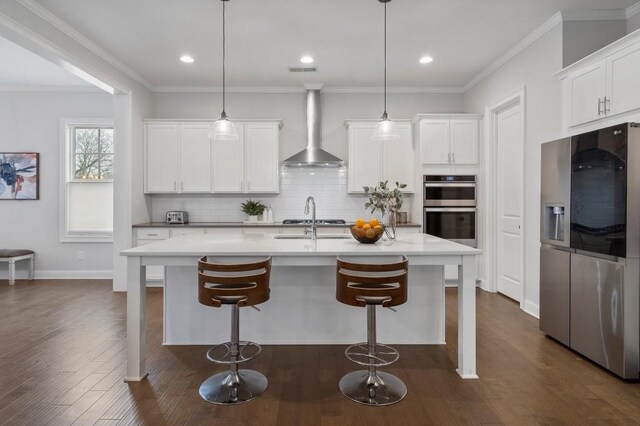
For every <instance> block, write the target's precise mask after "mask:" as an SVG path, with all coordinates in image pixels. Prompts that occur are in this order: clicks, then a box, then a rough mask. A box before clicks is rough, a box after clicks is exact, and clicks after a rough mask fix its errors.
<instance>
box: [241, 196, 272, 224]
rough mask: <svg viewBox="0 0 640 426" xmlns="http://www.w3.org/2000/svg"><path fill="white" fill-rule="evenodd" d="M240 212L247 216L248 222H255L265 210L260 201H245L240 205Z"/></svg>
mask: <svg viewBox="0 0 640 426" xmlns="http://www.w3.org/2000/svg"><path fill="white" fill-rule="evenodd" d="M240 207H241V210H242V212H243V213H244V214H246V215H247V216H249V222H257V221H258V216H260V215H261V214H262V213H264V210H265V209H266V208H267V206H265V205H264V204H262V203H261V202H260V201H254V200H247V201H245V202H244V203H242V204H241V205H240Z"/></svg>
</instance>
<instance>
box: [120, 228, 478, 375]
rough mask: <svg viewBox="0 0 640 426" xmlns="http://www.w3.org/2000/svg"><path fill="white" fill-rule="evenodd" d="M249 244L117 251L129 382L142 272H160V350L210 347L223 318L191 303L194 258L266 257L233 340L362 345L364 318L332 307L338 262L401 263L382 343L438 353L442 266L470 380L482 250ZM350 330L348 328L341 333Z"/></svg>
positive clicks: (461, 364) (254, 237) (137, 368)
mask: <svg viewBox="0 0 640 426" xmlns="http://www.w3.org/2000/svg"><path fill="white" fill-rule="evenodd" d="M274 236H275V235H274V234H272V233H269V232H265V233H258V234H248V235H242V234H237V235H228V236H220V235H197V236H185V237H178V238H172V239H169V240H163V241H158V242H156V243H152V244H148V245H145V246H140V247H136V248H132V249H129V250H125V251H123V252H121V254H122V255H123V256H127V271H128V272H127V274H128V288H127V292H128V294H127V346H128V348H127V352H128V355H127V380H129V381H139V380H142V379H143V378H144V377H145V376H146V374H147V372H146V366H145V358H146V347H145V339H146V334H145V329H146V290H145V289H146V282H145V279H144V277H145V273H144V272H145V268H146V267H147V266H164V267H165V270H166V278H165V294H164V318H163V320H164V336H163V341H164V343H165V344H208V345H210V344H214V343H220V342H221V341H224V340H226V339H227V338H228V336H226V334H227V333H228V330H227V328H228V327H227V326H226V325H227V322H228V318H227V316H228V313H227V312H226V311H225V310H224V309H206V308H205V307H202V306H200V305H199V304H198V301H197V296H196V295H197V272H196V265H197V259H198V258H199V257H201V256H203V255H207V256H212V257H219V258H224V260H225V261H228V262H246V261H248V260H251V259H257V258H264V257H267V256H271V257H272V265H273V270H272V278H271V288H272V294H271V299H270V300H269V301H268V302H266V303H264V304H262V305H260V309H261V312H254V311H253V310H252V309H243V310H242V315H243V319H242V328H241V336H243V339H244V338H248V339H252V340H255V341H258V342H261V343H265V344H269V343H277V344H328V343H335V344H344V343H355V342H356V341H361V340H362V339H363V338H364V337H365V334H363V333H364V318H365V317H364V315H365V314H364V311H363V310H360V309H354V308H350V307H345V306H342V305H341V304H340V303H338V302H337V301H336V300H335V267H336V258H337V257H341V258H351V259H354V260H359V261H363V262H373V263H375V262H389V261H392V259H393V258H394V257H396V256H400V255H405V256H407V258H408V259H409V266H410V271H409V279H410V281H409V300H408V302H407V304H406V305H402V306H399V307H398V308H399V309H398V312H397V313H395V312H389V310H387V309H381V310H380V311H382V312H380V315H381V318H380V323H379V330H380V333H381V340H386V341H387V342H388V343H396V344H397V343H414V344H444V343H445V339H444V266H445V265H458V267H459V277H461V279H460V284H459V290H458V369H457V372H458V374H459V375H460V376H461V377H463V378H477V375H476V371H475V363H476V361H475V358H476V354H475V352H476V343H475V328H476V325H475V318H476V313H475V287H476V274H475V267H476V262H475V257H476V256H477V255H479V254H481V251H480V250H477V249H474V248H471V247H467V246H464V245H461V244H457V243H453V242H451V241H447V240H442V239H440V238H436V237H433V236H430V235H424V234H415V235H403V236H401V237H400V239H398V240H396V241H380V242H379V243H377V244H371V245H365V244H359V243H358V242H356V241H355V240H353V239H318V240H308V239H298V240H296V239H288V240H283V239H275V238H274ZM345 324H348V325H349V326H348V327H345Z"/></svg>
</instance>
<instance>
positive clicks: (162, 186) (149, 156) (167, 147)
mask: <svg viewBox="0 0 640 426" xmlns="http://www.w3.org/2000/svg"><path fill="white" fill-rule="evenodd" d="M146 136H147V138H146V149H147V153H146V156H145V159H146V161H147V165H146V170H147V173H146V178H147V179H146V182H145V184H146V185H145V186H146V192H177V191H178V125H177V124H148V125H147V126H146Z"/></svg>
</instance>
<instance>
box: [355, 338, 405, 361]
mask: <svg viewBox="0 0 640 426" xmlns="http://www.w3.org/2000/svg"><path fill="white" fill-rule="evenodd" d="M344 354H345V355H346V357H347V358H349V360H350V361H353V362H355V363H356V364H359V365H363V366H365V367H384V366H385V365H390V364H393V363H394V362H396V361H397V360H398V359H399V358H400V352H398V350H397V349H395V348H393V347H391V346H388V345H383V344H380V343H378V344H377V345H376V346H375V352H374V353H369V344H368V343H366V342H362V343H356V344H355V345H351V346H349V347H347V349H345V351H344Z"/></svg>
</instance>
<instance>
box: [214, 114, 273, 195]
mask: <svg viewBox="0 0 640 426" xmlns="http://www.w3.org/2000/svg"><path fill="white" fill-rule="evenodd" d="M236 128H237V130H238V134H239V136H240V138H239V139H238V140H236V141H217V140H216V141H213V146H214V148H213V192H228V193H277V192H279V191H280V166H279V124H278V123H276V122H273V123H243V124H242V123H236Z"/></svg>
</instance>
